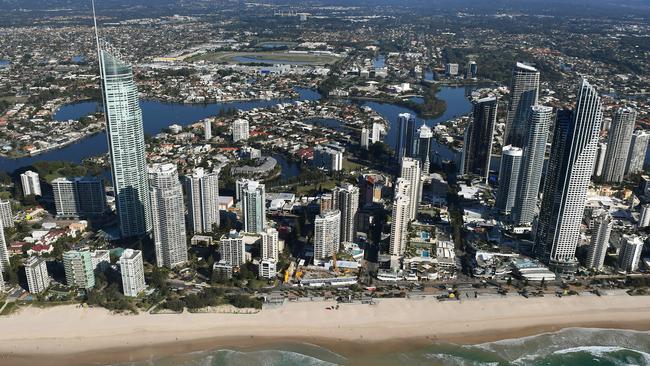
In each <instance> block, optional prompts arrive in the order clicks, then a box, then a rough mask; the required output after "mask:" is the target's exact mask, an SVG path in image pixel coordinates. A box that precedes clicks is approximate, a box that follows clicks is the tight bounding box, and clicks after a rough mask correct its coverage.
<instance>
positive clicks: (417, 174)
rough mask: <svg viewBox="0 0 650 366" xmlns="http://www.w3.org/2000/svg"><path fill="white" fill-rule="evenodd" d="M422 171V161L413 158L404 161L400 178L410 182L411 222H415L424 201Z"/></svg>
mask: <svg viewBox="0 0 650 366" xmlns="http://www.w3.org/2000/svg"><path fill="white" fill-rule="evenodd" d="M421 176H422V169H421V165H420V161H419V160H418V159H413V158H404V159H402V170H401V174H400V178H402V179H404V180H406V181H407V182H409V187H410V188H409V193H408V194H409V221H412V220H415V218H416V216H417V212H418V206H419V204H420V201H421V199H422V179H421Z"/></svg>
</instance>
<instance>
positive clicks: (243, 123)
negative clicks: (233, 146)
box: [232, 118, 250, 142]
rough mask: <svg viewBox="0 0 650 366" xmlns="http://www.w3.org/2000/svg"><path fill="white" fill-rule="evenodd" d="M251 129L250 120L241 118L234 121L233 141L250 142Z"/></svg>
mask: <svg viewBox="0 0 650 366" xmlns="http://www.w3.org/2000/svg"><path fill="white" fill-rule="evenodd" d="M249 129H250V127H249V124H248V120H245V119H243V118H239V119H236V120H234V121H233V123H232V141H233V142H237V141H246V140H248V136H249V133H250V131H249Z"/></svg>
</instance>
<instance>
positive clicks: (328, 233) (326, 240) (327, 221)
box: [314, 210, 341, 259]
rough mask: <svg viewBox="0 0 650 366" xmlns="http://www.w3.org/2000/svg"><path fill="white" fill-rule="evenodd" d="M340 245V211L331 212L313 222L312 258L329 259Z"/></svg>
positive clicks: (321, 215) (317, 217)
mask: <svg viewBox="0 0 650 366" xmlns="http://www.w3.org/2000/svg"><path fill="white" fill-rule="evenodd" d="M340 245H341V211H339V210H332V211H328V212H325V213H323V214H320V215H318V216H316V219H315V220H314V258H315V259H329V258H330V257H332V255H334V254H336V253H338V251H339V246H340Z"/></svg>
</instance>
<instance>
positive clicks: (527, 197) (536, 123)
mask: <svg viewBox="0 0 650 366" xmlns="http://www.w3.org/2000/svg"><path fill="white" fill-rule="evenodd" d="M552 114H553V108H551V107H545V106H541V105H535V106H532V107H531V108H530V112H529V113H528V123H527V131H526V141H525V143H524V149H523V154H522V159H521V168H520V172H519V182H518V183H517V196H516V198H515V206H514V207H513V209H512V219H513V222H514V223H515V224H517V225H528V224H530V223H532V222H533V219H534V218H535V216H536V214H537V197H538V196H539V187H540V184H541V181H542V170H543V169H544V157H545V154H546V141H547V140H548V129H549V126H550V125H551V116H552Z"/></svg>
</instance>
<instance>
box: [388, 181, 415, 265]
mask: <svg viewBox="0 0 650 366" xmlns="http://www.w3.org/2000/svg"><path fill="white" fill-rule="evenodd" d="M410 191H411V183H410V182H409V181H408V180H406V179H404V178H398V179H397V181H396V182H395V194H394V198H393V210H392V214H391V217H392V223H391V227H390V248H389V252H390V255H391V256H402V255H404V252H405V251H406V244H407V241H408V225H409V222H410V221H411V219H410V214H411V211H410V205H409V202H410V198H411V195H410Z"/></svg>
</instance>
